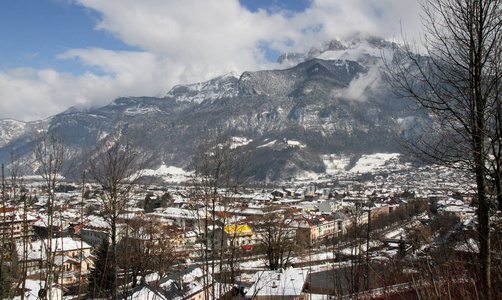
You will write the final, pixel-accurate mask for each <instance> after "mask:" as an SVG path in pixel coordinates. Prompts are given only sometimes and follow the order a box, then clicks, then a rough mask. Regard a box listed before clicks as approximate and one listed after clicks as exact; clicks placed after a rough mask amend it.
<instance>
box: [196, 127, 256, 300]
mask: <svg viewBox="0 0 502 300" xmlns="http://www.w3.org/2000/svg"><path fill="white" fill-rule="evenodd" d="M250 161H251V159H250V155H249V153H243V152H240V151H238V149H237V148H235V147H233V145H232V141H231V140H230V139H229V138H228V137H223V136H220V135H218V136H217V137H216V138H214V139H210V140H209V141H208V142H206V143H203V144H201V146H200V147H199V150H198V151H197V153H196V155H195V156H194V159H193V177H192V183H193V186H194V188H193V191H192V195H191V197H192V198H193V199H197V200H202V207H198V209H197V210H198V212H197V215H198V216H200V215H203V216H204V218H205V219H204V220H202V222H199V225H200V228H199V229H200V230H199V231H200V232H201V233H202V243H201V254H202V261H203V264H204V276H203V280H204V286H205V288H211V292H210V293H206V297H210V296H215V297H216V296H218V295H221V294H222V291H215V290H214V286H215V285H214V283H215V280H216V277H215V274H216V267H217V266H218V267H219V269H220V270H222V269H223V263H224V251H223V250H224V248H225V247H224V240H223V234H216V232H215V230H214V226H213V225H214V221H215V220H216V219H215V216H216V212H217V211H218V205H219V206H220V208H221V209H222V210H223V211H224V212H226V210H227V209H228V205H229V203H228V202H227V200H226V199H228V197H227V196H228V195H229V194H231V193H235V192H237V191H238V189H239V188H240V187H242V185H243V184H244V183H245V182H246V180H247V179H248V178H249V176H250V175H251V174H252V169H251V165H250ZM220 191H221V192H222V193H220ZM208 216H211V217H212V218H213V219H212V220H211V221H210V220H208ZM218 221H219V223H218V225H219V226H220V227H221V228H224V227H225V225H226V222H227V214H226V213H224V214H223V217H222V218H220V219H219V220H218ZM210 222H211V224H210ZM215 248H216V249H218V250H219V253H216V251H210V249H212V250H215ZM218 254H219V255H218ZM217 260H218V261H219V264H218V265H217ZM223 273H224V272H220V273H219V274H220V278H219V279H220V280H219V281H220V282H224V281H225V280H226V279H225V278H224V274H223Z"/></svg>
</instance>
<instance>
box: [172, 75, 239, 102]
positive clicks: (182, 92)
mask: <svg viewBox="0 0 502 300" xmlns="http://www.w3.org/2000/svg"><path fill="white" fill-rule="evenodd" d="M239 77H240V75H239V74H237V73H235V72H231V73H228V74H226V75H223V76H219V77H216V78H214V79H211V80H208V81H205V82H199V83H194V84H184V85H176V86H174V87H173V88H172V89H171V90H170V91H169V92H168V93H167V95H166V98H172V99H174V100H176V101H187V102H192V103H201V102H203V101H204V100H211V101H213V100H215V99H221V98H230V97H235V96H237V94H238V89H236V88H235V87H236V85H237V83H238V81H239Z"/></svg>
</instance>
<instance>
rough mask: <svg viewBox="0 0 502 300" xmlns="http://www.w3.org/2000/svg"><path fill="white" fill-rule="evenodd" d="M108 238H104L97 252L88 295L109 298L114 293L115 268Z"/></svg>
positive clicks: (90, 276)
mask: <svg viewBox="0 0 502 300" xmlns="http://www.w3.org/2000/svg"><path fill="white" fill-rule="evenodd" d="M112 255H113V252H112V251H110V243H109V242H108V239H103V241H102V243H101V245H100V246H99V247H98V249H97V250H96V252H95V256H94V269H92V271H91V272H90V274H89V277H88V279H89V284H88V286H87V296H88V297H90V298H109V297H110V296H111V295H112V286H113V278H114V274H113V272H114V268H113V267H112Z"/></svg>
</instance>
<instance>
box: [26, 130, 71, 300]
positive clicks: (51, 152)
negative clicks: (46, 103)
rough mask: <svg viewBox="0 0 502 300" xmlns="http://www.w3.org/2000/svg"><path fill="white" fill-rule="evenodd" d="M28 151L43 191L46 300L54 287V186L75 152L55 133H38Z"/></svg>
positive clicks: (69, 167) (67, 172)
mask: <svg viewBox="0 0 502 300" xmlns="http://www.w3.org/2000/svg"><path fill="white" fill-rule="evenodd" d="M31 150H32V153H33V155H34V158H35V161H34V162H33V164H34V166H35V169H36V173H37V174H38V175H40V177H42V180H43V182H44V184H45V187H46V188H47V196H48V197H47V203H46V208H47V243H42V244H43V245H44V247H45V252H46V256H47V257H46V272H45V278H44V279H45V286H44V290H45V292H46V293H47V297H49V298H50V297H52V296H51V292H52V285H53V284H54V281H55V279H54V273H55V270H54V259H55V255H54V252H53V251H52V249H53V248H54V246H55V245H53V244H52V243H53V237H54V232H53V230H54V223H55V217H56V215H55V211H54V208H55V190H56V186H57V184H58V183H59V182H60V181H61V180H62V179H64V178H65V176H67V175H68V174H69V172H70V171H71V170H72V169H73V168H72V166H73V162H74V157H75V152H74V151H73V150H71V149H70V148H69V147H68V143H67V141H66V139H65V138H64V137H62V136H61V135H59V134H58V133H57V132H56V131H52V132H47V131H46V132H43V133H41V134H38V135H37V136H36V137H35V138H34V140H33V141H32V143H31Z"/></svg>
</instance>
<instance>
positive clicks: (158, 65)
mask: <svg viewBox="0 0 502 300" xmlns="http://www.w3.org/2000/svg"><path fill="white" fill-rule="evenodd" d="M416 2H417V1H415V0H394V1H379V2H378V3H377V2H376V1H372V0H354V1H346V0H343V1H342V0H336V1H333V0H330V1H327V0H313V1H312V2H311V5H310V7H307V8H306V9H305V10H302V11H300V12H295V11H287V10H283V9H282V10H281V9H275V10H265V9H258V10H257V11H250V10H249V9H247V8H246V7H245V6H243V5H241V4H240V3H239V1H237V0H186V1H164V0H163V1H160V0H144V1H135V0H110V1H100V0H75V3H77V4H78V5H81V6H82V7H83V8H85V9H89V10H92V11H93V12H97V14H98V16H99V19H98V20H96V25H95V29H96V30H100V31H104V32H106V33H107V34H110V36H112V37H114V38H116V39H118V40H120V41H123V42H124V43H125V44H127V45H129V46H131V47H133V48H134V49H136V50H131V51H117V50H112V49H103V48H99V47H95V46H94V45H89V47H88V48H75V49H68V50H66V51H64V52H63V53H60V54H59V55H58V56H57V58H58V59H60V60H76V61H77V62H78V63H80V64H82V65H83V66H84V67H85V68H87V71H86V72H84V73H83V74H71V73H65V72H62V71H59V70H58V69H57V68H55V67H51V66H48V67H46V68H43V69H34V68H31V69H27V70H4V71H0V97H1V98H2V99H9V100H8V101H2V103H1V104H0V110H1V111H2V114H1V115H0V118H3V117H13V118H17V119H22V120H34V119H38V118H43V117H46V116H49V115H51V114H54V113H57V112H60V111H62V110H64V109H66V108H67V107H69V106H74V105H81V106H88V107H98V106H102V105H105V104H107V103H108V102H109V100H110V99H113V98H116V97H119V96H142V95H148V96H161V95H164V94H165V93H166V92H167V91H169V89H170V88H171V87H172V86H173V85H175V84H180V83H181V84H183V83H191V82H197V81H202V80H207V79H210V78H213V77H215V76H218V75H221V74H225V73H228V72H230V71H237V72H242V71H245V70H259V69H265V68H272V67H274V62H271V61H269V59H270V55H269V54H270V53H277V54H278V53H285V52H302V51H307V50H308V49H309V48H310V47H312V46H316V45H318V44H320V43H321V42H323V41H326V40H329V39H332V38H341V39H344V38H347V37H350V36H351V35H353V34H354V33H355V32H364V33H369V34H372V35H377V36H382V37H385V38H391V37H395V36H399V35H400V32H399V31H400V29H399V26H400V25H399V24H400V23H399V22H400V21H403V22H406V23H404V24H403V27H404V28H405V29H406V28H411V34H412V35H413V34H415V33H414V32H413V31H415V30H417V24H418V22H417V19H418V16H417V13H416V12H417V9H415V8H417V3H416ZM275 67H278V66H275ZM7 102H8V103H7ZM20 106H21V107H20ZM26 107H29V109H26Z"/></svg>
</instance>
